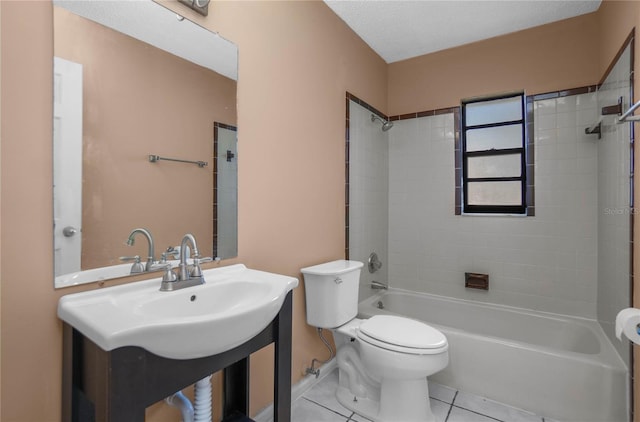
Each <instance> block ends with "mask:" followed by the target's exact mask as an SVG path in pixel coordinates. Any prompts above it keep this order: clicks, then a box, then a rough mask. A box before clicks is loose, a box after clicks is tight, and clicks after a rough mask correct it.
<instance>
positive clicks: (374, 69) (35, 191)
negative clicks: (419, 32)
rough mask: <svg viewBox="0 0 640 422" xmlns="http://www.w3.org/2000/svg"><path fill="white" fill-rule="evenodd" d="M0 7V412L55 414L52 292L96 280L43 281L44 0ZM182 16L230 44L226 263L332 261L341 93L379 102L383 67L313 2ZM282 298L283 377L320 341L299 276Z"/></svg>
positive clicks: (290, 265)
mask: <svg viewBox="0 0 640 422" xmlns="http://www.w3.org/2000/svg"><path fill="white" fill-rule="evenodd" d="M171 6H172V7H173V8H175V9H176V10H181V11H184V9H183V8H182V6H180V5H178V4H175V3H174V4H172V5H171ZM0 8H1V9H2V12H1V19H2V21H1V25H0V30H1V34H0V39H1V42H2V44H1V47H0V50H1V55H2V59H1V63H2V70H1V77H2V82H1V85H2V98H1V101H2V104H1V108H2V110H3V113H2V116H1V117H2V121H1V134H0V135H1V138H2V145H1V148H2V149H1V159H2V162H1V168H0V170H1V174H0V178H1V179H0V180H1V183H2V185H1V192H2V202H1V206H2V208H1V210H0V211H1V212H0V219H1V220H0V222H1V225H2V233H1V235H2V238H1V239H0V247H1V249H2V268H1V269H0V280H1V283H2V297H1V302H0V309H1V312H2V313H1V315H0V321H1V329H2V350H1V365H0V370H1V371H2V380H1V389H2V399H1V400H0V401H1V402H2V409H1V414H0V419H1V420H2V421H3V422H22V421H24V422H32V421H39V422H40V421H58V420H59V415H60V383H61V357H62V356H61V324H60V322H59V321H58V319H57V318H56V304H57V301H58V298H59V297H60V296H61V295H64V294H68V293H73V292H76V291H81V290H87V289H94V288H98V286H96V285H91V286H84V287H79V288H69V289H63V290H58V291H56V290H54V289H53V279H52V271H51V268H52V261H53V258H52V227H51V215H52V214H51V213H52V210H51V202H52V198H51V172H52V169H51V130H52V124H51V116H52V110H51V97H52V83H51V74H52V66H51V57H52V35H51V34H52V6H51V3H50V2H48V1H29V2H26V1H21V2H14V1H3V2H0ZM183 13H184V14H185V15H187V16H188V17H194V16H193V15H192V14H190V13H188V12H183ZM194 20H197V21H198V22H199V23H201V24H202V25H204V26H206V27H208V28H213V29H215V30H217V31H219V32H220V34H221V35H222V36H224V37H225V38H228V39H229V40H231V41H233V42H235V43H236V44H237V45H238V46H239V51H240V53H239V60H240V63H239V73H240V74H239V83H238V126H239V132H238V136H239V144H238V149H239V150H238V158H239V257H238V259H237V260H232V261H225V263H231V262H243V263H245V264H247V265H248V266H250V267H253V268H257V269H261V270H267V271H274V272H278V273H282V274H286V275H291V276H296V277H299V278H301V275H300V273H299V269H300V268H302V267H304V266H307V265H311V264H314V263H318V262H321V261H325V260H331V259H337V258H341V257H342V256H343V253H344V113H345V110H344V107H345V101H344V95H345V92H346V91H350V92H352V93H354V94H355V95H357V96H359V97H360V98H363V99H365V100H366V101H367V102H369V103H370V104H372V105H374V106H375V107H378V108H380V109H384V107H385V105H386V103H387V97H386V80H387V70H386V69H387V68H386V64H385V63H384V62H383V61H382V60H381V59H380V58H379V57H378V56H377V55H376V54H375V53H373V52H372V51H371V50H370V49H369V48H368V47H367V46H366V44H365V43H364V42H363V41H362V40H360V39H359V38H358V37H357V36H356V35H355V34H354V33H353V32H352V31H351V30H350V29H349V28H347V27H346V26H345V25H344V23H343V22H342V21H341V20H340V19H339V18H337V17H336V16H335V15H334V14H333V12H331V11H330V9H329V8H328V7H326V6H325V5H324V4H323V3H322V2H319V1H315V2H288V1H282V2H260V1H258V2H224V1H221V2H213V3H212V5H211V6H210V15H209V17H207V18H202V17H194ZM115 283H116V282H115V281H113V282H107V283H105V285H106V286H109V285H113V284H115ZM293 306H294V324H293V330H294V333H293V341H294V347H293V378H294V382H295V381H297V380H299V379H300V378H301V376H302V374H301V373H302V368H303V367H304V366H306V365H308V364H309V362H310V361H311V359H312V358H313V357H320V358H324V357H325V353H326V350H325V349H324V346H323V345H322V343H321V342H320V341H319V340H318V339H317V335H316V333H315V330H314V329H313V328H311V327H309V326H307V325H306V323H305V311H304V286H303V285H302V284H301V286H300V287H299V288H298V289H296V291H295V294H294V304H293ZM271 362H272V351H271V350H266V351H264V352H260V353H258V354H256V355H254V357H252V385H251V393H252V408H253V409H254V411H257V410H259V409H260V408H261V407H263V406H264V405H266V404H268V402H269V401H270V400H271V381H272V376H271V371H272V363H271ZM216 385H217V386H219V378H218V379H217V380H216ZM218 390H219V389H218ZM217 408H218V409H219V403H218V404H217ZM177 415H178V413H177V412H176V411H175V410H173V409H167V408H166V407H165V406H164V405H158V406H155V407H153V408H151V409H150V410H149V411H148V413H147V416H148V420H150V421H161V420H175V419H176V416H177Z"/></svg>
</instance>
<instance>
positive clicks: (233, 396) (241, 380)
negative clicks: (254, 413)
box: [222, 356, 249, 420]
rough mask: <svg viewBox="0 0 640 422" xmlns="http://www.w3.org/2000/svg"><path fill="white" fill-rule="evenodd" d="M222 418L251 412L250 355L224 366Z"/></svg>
mask: <svg viewBox="0 0 640 422" xmlns="http://www.w3.org/2000/svg"><path fill="white" fill-rule="evenodd" d="M223 403H224V404H223V409H222V419H223V420H224V419H226V418H228V417H229V416H231V415H233V414H234V413H241V414H243V415H248V414H249V356H247V357H245V358H242V359H240V360H239V361H237V362H236V363H234V364H232V365H230V366H227V367H226V368H224V402H223Z"/></svg>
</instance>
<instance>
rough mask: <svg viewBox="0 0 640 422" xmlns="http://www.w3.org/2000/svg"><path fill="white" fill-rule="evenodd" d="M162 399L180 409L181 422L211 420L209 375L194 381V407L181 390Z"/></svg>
mask: <svg viewBox="0 0 640 422" xmlns="http://www.w3.org/2000/svg"><path fill="white" fill-rule="evenodd" d="M164 401H165V403H167V404H168V405H169V406H173V407H177V408H178V409H179V410H180V413H182V422H211V418H212V414H211V375H209V376H208V377H205V378H202V379H201V380H200V381H198V382H196V387H195V399H194V403H195V408H194V406H193V405H192V404H191V401H190V400H189V399H188V398H187V397H186V396H185V395H184V394H182V391H178V392H177V393H175V394H173V395H171V396H169V397H167V398H166V399H164Z"/></svg>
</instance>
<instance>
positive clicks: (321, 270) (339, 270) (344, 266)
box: [300, 259, 364, 275]
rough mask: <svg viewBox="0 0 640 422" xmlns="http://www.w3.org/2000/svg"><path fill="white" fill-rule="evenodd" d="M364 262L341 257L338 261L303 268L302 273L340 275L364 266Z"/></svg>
mask: <svg viewBox="0 0 640 422" xmlns="http://www.w3.org/2000/svg"><path fill="white" fill-rule="evenodd" d="M363 265H364V264H363V263H362V262H360V261H350V260H346V259H339V260H337V261H331V262H326V263H324V264H318V265H314V266H312V267H306V268H303V269H301V270H300V271H301V272H302V274H311V275H340V274H344V273H348V272H350V271H353V270H358V269H360V268H362V266H363Z"/></svg>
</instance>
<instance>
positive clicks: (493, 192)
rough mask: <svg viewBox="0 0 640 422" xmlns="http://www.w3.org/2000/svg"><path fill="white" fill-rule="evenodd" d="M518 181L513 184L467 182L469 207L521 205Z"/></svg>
mask: <svg viewBox="0 0 640 422" xmlns="http://www.w3.org/2000/svg"><path fill="white" fill-rule="evenodd" d="M521 186H522V185H521V183H520V182H519V181H513V182H511V181H510V182H469V183H468V184H467V194H468V203H469V205H497V206H501V205H516V206H517V205H522V193H521V192H522V191H521Z"/></svg>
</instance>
